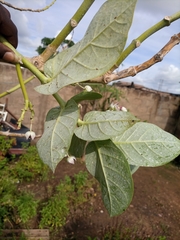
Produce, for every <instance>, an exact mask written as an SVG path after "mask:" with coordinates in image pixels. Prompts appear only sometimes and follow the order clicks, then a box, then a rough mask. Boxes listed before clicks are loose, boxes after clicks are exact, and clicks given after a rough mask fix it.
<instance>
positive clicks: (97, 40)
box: [36, 0, 137, 94]
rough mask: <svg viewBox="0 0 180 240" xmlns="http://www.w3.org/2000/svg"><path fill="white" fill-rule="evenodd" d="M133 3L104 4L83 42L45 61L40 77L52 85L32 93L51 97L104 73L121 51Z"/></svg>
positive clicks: (132, 0) (113, 1)
mask: <svg viewBox="0 0 180 240" xmlns="http://www.w3.org/2000/svg"><path fill="white" fill-rule="evenodd" d="M136 1H137V0H126V1H124V0H118V1H117V0H109V1H106V2H105V3H104V4H103V6H102V7H101V8H100V10H99V11H98V13H97V14H96V15H95V17H94V18H93V20H92V22H91V24H90V26H89V28H88V29H87V32H86V34H85V36H84V38H83V39H82V40H81V41H80V42H79V43H77V44H75V45H74V46H73V47H71V48H69V49H67V50H65V51H63V52H61V53H59V54H57V55H56V56H55V57H54V58H52V59H50V60H49V61H47V63H46V64H45V66H44V73H45V74H46V75H47V76H49V77H50V78H51V80H52V81H51V82H50V83H47V84H45V85H41V86H38V87H36V90H37V91H38V92H40V93H42V94H54V93H56V92H57V91H58V90H59V89H61V88H62V87H64V86H66V85H69V84H72V83H77V82H83V81H87V80H89V79H92V78H95V77H98V76H100V75H102V74H104V73H106V72H107V71H108V70H109V69H110V68H111V67H112V66H113V65H114V64H115V63H116V61H117V59H118V58H119V56H120V54H121V53H122V51H123V49H124V46H125V44H126V40H127V35H128V31H129V28H130V26H131V23H132V18H133V13H134V8H135V4H136Z"/></svg>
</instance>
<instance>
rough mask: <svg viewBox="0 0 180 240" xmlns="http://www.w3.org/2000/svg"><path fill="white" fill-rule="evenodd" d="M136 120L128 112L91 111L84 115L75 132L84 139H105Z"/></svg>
mask: <svg viewBox="0 0 180 240" xmlns="http://www.w3.org/2000/svg"><path fill="white" fill-rule="evenodd" d="M136 121H138V119H137V118H136V117H134V116H133V115H132V114H131V113H129V112H123V111H106V112H99V111H91V112H89V113H87V114H86V115H85V116H84V119H83V121H82V122H80V124H81V126H80V127H78V128H76V129H75V134H76V136H77V137H79V138H81V139H83V140H85V141H97V140H106V139H110V138H112V137H114V136H116V135H118V134H122V133H123V132H124V131H125V130H127V129H128V128H129V127H131V126H132V125H133V124H134V123H135V122H136Z"/></svg>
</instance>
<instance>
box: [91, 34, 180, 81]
mask: <svg viewBox="0 0 180 240" xmlns="http://www.w3.org/2000/svg"><path fill="white" fill-rule="evenodd" d="M179 43H180V33H178V34H175V35H174V36H172V37H171V39H170V41H169V42H168V43H167V44H166V45H165V46H164V47H163V48H162V49H161V50H160V51H159V52H158V53H157V54H155V55H154V56H153V57H152V58H150V59H149V60H148V61H146V62H144V63H142V64H139V65H137V66H131V67H129V68H127V69H124V70H122V71H120V72H118V73H113V72H110V71H109V72H107V73H106V74H104V75H103V76H100V77H98V78H94V79H92V80H90V81H91V82H100V83H109V82H112V81H115V80H119V79H122V78H126V77H130V76H132V77H134V76H135V75H136V74H137V73H139V72H142V71H144V70H145V69H148V68H150V67H151V66H153V65H154V64H155V63H158V62H161V61H162V60H163V58H164V56H165V55H166V54H167V53H168V52H169V51H170V50H171V49H172V48H173V47H174V46H176V45H177V44H179Z"/></svg>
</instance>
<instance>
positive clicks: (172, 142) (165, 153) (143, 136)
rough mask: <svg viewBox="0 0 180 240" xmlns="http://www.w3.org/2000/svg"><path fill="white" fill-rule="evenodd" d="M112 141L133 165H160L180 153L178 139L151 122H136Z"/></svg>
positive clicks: (179, 141)
mask: <svg viewBox="0 0 180 240" xmlns="http://www.w3.org/2000/svg"><path fill="white" fill-rule="evenodd" d="M113 142H114V143H115V144H116V146H117V147H118V148H119V149H120V150H121V151H123V152H124V154H125V156H126V157H127V159H128V162H129V164H132V165H135V166H144V167H146V166H147V167H155V166H161V165H163V164H166V163H168V162H170V161H172V160H173V159H174V158H175V157H177V156H178V155H179V154H180V140H179V139H177V138H176V137H174V136H173V135H171V134H170V133H167V132H165V131H163V130H162V129H161V128H159V127H157V126H155V125H153V124H151V123H143V122H141V123H136V124H135V125H134V126H132V127H131V128H129V129H128V130H127V131H125V132H124V133H123V134H122V135H121V136H117V137H115V138H113Z"/></svg>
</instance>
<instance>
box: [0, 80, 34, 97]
mask: <svg viewBox="0 0 180 240" xmlns="http://www.w3.org/2000/svg"><path fill="white" fill-rule="evenodd" d="M33 78H35V76H31V77H29V78H28V79H27V80H25V81H24V84H26V83H28V82H30V81H31V80H32V79H33ZM20 87H21V86H20V84H17V85H16V86H15V87H13V88H11V89H9V90H6V91H5V92H3V93H0V98H2V97H5V96H6V95H8V94H10V93H13V92H15V91H16V90H18V89H19V88H20Z"/></svg>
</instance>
